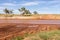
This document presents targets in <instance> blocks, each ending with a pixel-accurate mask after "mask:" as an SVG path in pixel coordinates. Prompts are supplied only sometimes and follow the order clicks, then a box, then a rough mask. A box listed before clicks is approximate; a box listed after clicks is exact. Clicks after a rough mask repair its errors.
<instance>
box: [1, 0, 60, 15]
mask: <svg viewBox="0 0 60 40" xmlns="http://www.w3.org/2000/svg"><path fill="white" fill-rule="evenodd" d="M21 7H25V8H26V9H28V10H30V12H32V13H33V12H34V11H37V12H38V13H39V14H60V0H0V13H4V11H3V10H4V9H5V8H7V9H9V10H13V12H14V13H15V14H18V13H20V12H19V11H18V9H20V8H21Z"/></svg>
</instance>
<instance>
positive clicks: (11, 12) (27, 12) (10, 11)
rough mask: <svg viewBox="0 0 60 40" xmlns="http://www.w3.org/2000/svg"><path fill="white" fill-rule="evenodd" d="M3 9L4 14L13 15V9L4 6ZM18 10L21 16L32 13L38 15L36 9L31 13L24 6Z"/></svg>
mask: <svg viewBox="0 0 60 40" xmlns="http://www.w3.org/2000/svg"><path fill="white" fill-rule="evenodd" d="M3 11H4V12H5V16H8V15H9V14H10V16H13V15H14V12H13V11H14V10H9V9H7V8H5V9H4V10H3ZM18 11H19V12H20V15H21V16H32V15H33V14H34V15H39V14H38V12H37V11H34V12H33V14H32V13H31V12H30V11H29V10H27V9H26V8H25V7H22V8H20V9H18ZM0 15H1V14H0Z"/></svg>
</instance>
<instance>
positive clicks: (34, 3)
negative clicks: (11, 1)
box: [21, 2, 39, 6]
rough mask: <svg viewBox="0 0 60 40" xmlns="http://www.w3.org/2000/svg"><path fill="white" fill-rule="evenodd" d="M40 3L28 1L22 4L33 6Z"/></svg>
mask: <svg viewBox="0 0 60 40" xmlns="http://www.w3.org/2000/svg"><path fill="white" fill-rule="evenodd" d="M38 4H39V2H26V3H23V4H21V5H23V6H31V5H38Z"/></svg>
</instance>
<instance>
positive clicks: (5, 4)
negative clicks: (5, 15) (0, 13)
mask: <svg viewBox="0 0 60 40" xmlns="http://www.w3.org/2000/svg"><path fill="white" fill-rule="evenodd" d="M1 5H3V6H16V4H14V3H3V4H1Z"/></svg>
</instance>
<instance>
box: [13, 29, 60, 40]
mask: <svg viewBox="0 0 60 40" xmlns="http://www.w3.org/2000/svg"><path fill="white" fill-rule="evenodd" d="M18 38H19V39H20V40H60V30H54V31H48V32H46V31H42V32H38V33H35V34H29V35H27V36H25V37H16V40H18ZM14 40H15V39H14Z"/></svg>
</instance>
